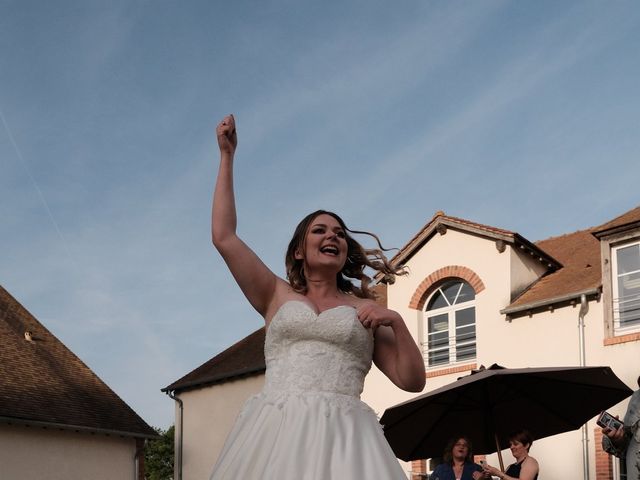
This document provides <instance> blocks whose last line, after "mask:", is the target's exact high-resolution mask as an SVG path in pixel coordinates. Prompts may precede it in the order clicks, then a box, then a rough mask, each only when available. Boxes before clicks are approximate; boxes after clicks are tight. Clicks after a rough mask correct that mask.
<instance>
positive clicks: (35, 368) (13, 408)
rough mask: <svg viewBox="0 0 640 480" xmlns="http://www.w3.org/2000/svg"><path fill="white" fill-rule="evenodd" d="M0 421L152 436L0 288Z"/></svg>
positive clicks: (42, 326) (77, 360)
mask: <svg viewBox="0 0 640 480" xmlns="http://www.w3.org/2000/svg"><path fill="white" fill-rule="evenodd" d="M0 339H2V341H1V342H0V421H2V422H8V423H15V424H28V425H42V426H51V427H56V428H61V429H71V430H77V431H89V432H95V433H106V434H114V435H115V434H117V435H123V436H132V437H142V438H152V437H156V436H157V434H156V432H155V431H154V430H153V429H152V428H151V427H150V426H149V425H148V424H147V423H146V422H145V421H144V420H143V419H142V418H140V417H139V416H138V414H136V412H134V411H133V410H132V409H131V407H129V406H128V405H127V404H126V403H125V402H124V401H123V400H122V399H121V398H120V397H119V396H118V395H116V393H115V392H114V391H113V390H111V389H110V388H109V387H108V386H107V384H105V383H104V382H103V381H102V380H100V378H98V376H97V375H96V374H95V373H93V372H92V371H91V369H90V368H89V367H87V366H86V365H85V364H84V363H83V362H82V360H80V359H79V358H78V357H77V356H76V355H74V354H73V352H72V351H71V350H69V349H68V348H67V347H66V346H65V345H64V344H63V343H62V342H61V341H60V340H58V338H56V337H55V335H53V334H52V333H51V332H50V331H49V330H47V329H46V328H45V327H44V325H42V324H41V323H40V322H39V321H38V320H37V319H36V318H35V317H34V316H33V315H31V313H29V312H28V311H27V309H26V308H24V307H23V306H22V305H21V304H20V302H18V301H17V300H16V299H15V298H14V297H12V296H11V295H10V294H9V292H7V290H5V289H4V288H3V287H2V286H0Z"/></svg>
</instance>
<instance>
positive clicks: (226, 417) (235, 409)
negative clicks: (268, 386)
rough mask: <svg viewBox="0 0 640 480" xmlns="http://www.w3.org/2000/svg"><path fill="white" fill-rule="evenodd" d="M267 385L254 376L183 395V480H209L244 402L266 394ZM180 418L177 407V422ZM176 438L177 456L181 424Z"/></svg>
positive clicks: (177, 427) (260, 376) (261, 376)
mask: <svg viewBox="0 0 640 480" xmlns="http://www.w3.org/2000/svg"><path fill="white" fill-rule="evenodd" d="M263 385H264V375H253V376H251V377H246V378H242V379H240V380H233V381H230V382H226V383H223V384H218V385H213V386H210V387H205V388H202V389H198V390H190V391H186V392H183V393H181V394H180V395H179V396H180V398H181V399H182V401H183V405H184V431H183V435H184V442H183V453H182V478H183V480H202V479H207V478H209V476H210V475H211V471H212V469H213V465H214V464H215V462H216V460H217V458H218V455H219V453H220V451H221V450H222V446H223V445H224V441H225V439H226V438H227V435H228V434H229V432H230V431H231V428H232V427H233V424H234V422H235V420H236V417H237V416H238V413H239V412H240V409H241V408H242V406H243V405H244V402H245V401H246V400H247V398H249V397H250V396H251V395H253V394H255V393H258V392H259V391H260V390H262V387H263ZM179 418H180V412H179V410H178V409H177V405H176V419H179ZM175 438H176V452H177V448H178V444H179V441H180V438H179V425H178V423H177V421H176V437H175ZM176 468H177V465H176Z"/></svg>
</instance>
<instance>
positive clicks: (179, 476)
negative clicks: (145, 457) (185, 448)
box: [167, 390, 184, 480]
mask: <svg viewBox="0 0 640 480" xmlns="http://www.w3.org/2000/svg"><path fill="white" fill-rule="evenodd" d="M167 395H169V397H170V398H172V399H174V400H175V401H176V402H178V406H179V407H180V433H179V438H180V440H179V441H178V452H177V454H176V462H177V463H178V465H177V467H178V478H177V480H182V423H183V422H182V419H183V414H184V407H183V404H182V400H181V399H180V398H179V397H176V396H175V395H173V394H172V393H171V391H169V390H167Z"/></svg>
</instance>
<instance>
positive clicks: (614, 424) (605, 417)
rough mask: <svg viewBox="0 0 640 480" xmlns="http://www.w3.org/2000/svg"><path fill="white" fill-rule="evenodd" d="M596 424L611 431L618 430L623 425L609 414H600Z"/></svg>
mask: <svg viewBox="0 0 640 480" xmlns="http://www.w3.org/2000/svg"><path fill="white" fill-rule="evenodd" d="M596 423H597V424H598V425H600V426H601V427H602V428H610V429H612V430H618V429H619V428H620V427H621V426H622V425H623V424H622V422H621V421H620V420H618V419H617V418H614V417H613V416H612V415H611V414H610V413H609V412H602V413H601V414H600V416H599V417H598V419H597V420H596Z"/></svg>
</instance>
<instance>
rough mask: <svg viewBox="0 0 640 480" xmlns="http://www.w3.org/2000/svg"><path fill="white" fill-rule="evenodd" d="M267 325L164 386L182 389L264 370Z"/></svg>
mask: <svg viewBox="0 0 640 480" xmlns="http://www.w3.org/2000/svg"><path fill="white" fill-rule="evenodd" d="M264 339H265V328H264V327H262V328H260V329H258V330H256V331H255V332H253V333H252V334H250V335H249V336H247V337H245V338H243V339H242V340H240V341H239V342H236V343H234V344H233V345H231V346H230V347H229V348H227V349H226V350H224V351H223V352H221V353H219V354H218V355H216V356H215V357H213V358H212V359H211V360H208V361H206V362H205V363H203V364H202V365H200V366H199V367H198V368H196V369H195V370H193V371H191V372H189V373H187V374H186V375H185V376H184V377H182V378H180V379H179V380H176V381H175V382H173V383H172V384H171V385H169V386H167V387H165V388H163V389H162V391H163V392H176V393H179V392H182V391H185V390H191V389H194V388H202V387H205V386H208V385H214V384H216V383H223V382H226V381H229V380H232V379H236V378H241V377H246V376H250V375H257V374H261V373H263V372H264V371H265V360H264Z"/></svg>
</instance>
